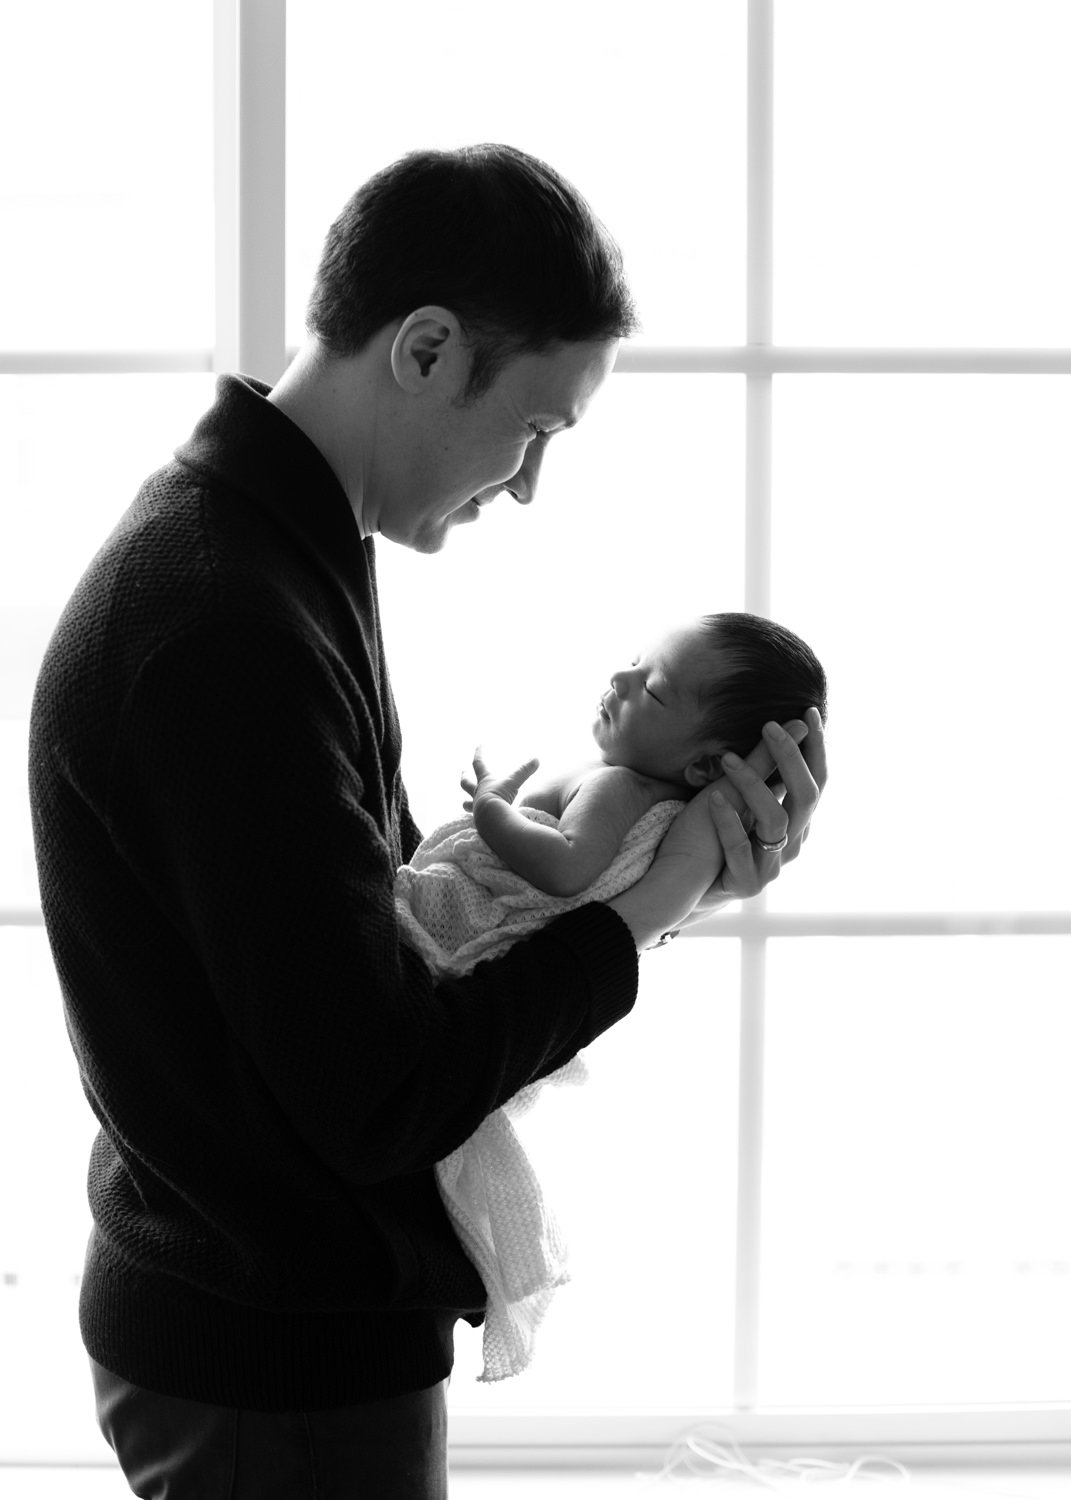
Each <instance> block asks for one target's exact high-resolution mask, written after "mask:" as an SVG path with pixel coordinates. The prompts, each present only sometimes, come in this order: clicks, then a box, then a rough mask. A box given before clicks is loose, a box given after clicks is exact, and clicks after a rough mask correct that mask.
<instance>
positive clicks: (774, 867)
mask: <svg viewBox="0 0 1071 1500" xmlns="http://www.w3.org/2000/svg"><path fill="white" fill-rule="evenodd" d="M722 765H723V768H724V771H725V774H724V776H722V777H721V778H720V779H719V780H718V781H716V782H714V783H712V792H711V793H708V795H709V796H711V798H712V800H711V801H710V808H709V810H710V817H711V820H712V822H713V824H714V828H715V830H716V832H717V835H718V838H719V839H720V841H721V845H722V848H723V849H724V851H725V867H724V869H723V870H722V872H721V874H720V875H719V876H718V878H717V879H716V880H715V881H714V884H713V885H712V886H711V887H710V889H709V890H708V891H707V893H706V895H705V896H704V897H703V899H702V901H701V902H700V903H699V905H698V906H697V907H696V909H695V911H694V912H693V913H692V915H691V916H690V917H689V918H688V922H689V923H691V922H697V921H700V920H701V919H702V918H703V917H709V916H711V915H712V914H713V913H714V912H716V911H717V910H718V909H719V907H722V906H724V905H725V904H726V902H728V901H741V900H746V899H747V898H748V897H750V896H756V895H758V893H759V891H761V890H763V889H764V888H765V887H766V886H767V885H769V884H770V882H771V881H772V880H776V879H777V877H778V875H780V873H781V867H782V865H784V864H787V863H788V861H789V860H793V859H795V858H796V856H797V855H798V854H799V852H800V850H801V848H802V847H803V845H804V843H805V841H806V839H807V835H808V834H809V833H810V827H811V818H812V816H813V814H814V810H815V808H816V807H817V806H818V799H819V797H820V796H821V794H822V790H823V788H824V787H825V784H826V780H827V778H828V770H827V766H826V751H825V735H824V733H823V729H822V717H821V715H820V714H819V712H818V710H817V709H816V708H809V709H808V710H807V714H806V721H805V722H804V721H801V720H799V719H793V720H792V721H791V722H790V723H789V724H786V725H785V726H784V728H783V730H782V732H781V734H780V735H777V734H774V733H773V732H772V731H771V729H770V727H769V726H767V728H766V729H764V730H763V737H762V740H761V741H760V743H759V744H758V745H757V746H756V747H755V749H754V750H752V752H751V754H750V755H749V756H748V757H747V759H746V760H742V761H739V762H738V763H737V764H735V765H731V764H730V765H726V764H725V759H724V757H723V758H722ZM774 770H777V771H779V772H780V780H781V785H780V786H778V788H777V790H774V789H773V788H771V787H768V786H767V785H766V781H767V778H768V777H769V776H770V775H771V774H772V772H773V771H774ZM713 793H720V795H721V797H722V798H723V801H722V804H721V805H720V806H719V805H718V803H717V802H716V801H714V800H713V795H712V794H713ZM782 838H785V839H787V842H786V844H785V847H784V848H783V849H781V850H779V851H772V850H766V849H763V848H762V847H761V845H760V840H761V842H762V843H766V844H777V843H780V841H781V839H782Z"/></svg>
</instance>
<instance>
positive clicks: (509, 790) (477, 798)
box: [461, 745, 539, 815]
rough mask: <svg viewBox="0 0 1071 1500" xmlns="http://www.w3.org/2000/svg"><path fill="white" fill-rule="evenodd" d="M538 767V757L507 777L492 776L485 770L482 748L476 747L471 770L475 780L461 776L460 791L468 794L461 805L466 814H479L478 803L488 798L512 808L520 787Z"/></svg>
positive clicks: (526, 762) (527, 761)
mask: <svg viewBox="0 0 1071 1500" xmlns="http://www.w3.org/2000/svg"><path fill="white" fill-rule="evenodd" d="M538 766H539V760H538V757H533V759H532V760H526V761H525V763H524V765H523V766H518V767H517V769H516V770H515V771H511V772H510V774H509V775H508V776H492V774H491V772H490V771H489V770H488V769H487V764H486V762H485V761H484V758H483V746H482V745H477V747H476V749H475V750H474V751H473V755H472V769H473V770H474V771H475V772H476V776H475V779H474V778H473V777H471V776H462V778H461V790H462V791H463V792H467V793H468V797H467V799H466V801H464V802H463V803H462V804H461V805H462V807H463V808H464V810H465V811H466V812H470V813H473V814H475V815H478V814H479V811H480V803H481V802H482V801H486V800H487V799H488V798H497V799H498V800H499V801H501V802H506V803H508V804H509V805H511V806H512V804H513V800H514V798H515V797H516V795H517V793H518V792H519V791H520V789H521V787H522V786H523V785H524V783H525V782H526V781H527V780H528V778H529V776H531V774H532V772H533V771H535V770H537V769H538Z"/></svg>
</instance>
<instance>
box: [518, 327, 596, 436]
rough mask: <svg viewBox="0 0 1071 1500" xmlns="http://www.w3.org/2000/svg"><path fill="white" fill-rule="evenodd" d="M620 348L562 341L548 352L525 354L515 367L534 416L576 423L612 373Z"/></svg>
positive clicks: (553, 422)
mask: <svg viewBox="0 0 1071 1500" xmlns="http://www.w3.org/2000/svg"><path fill="white" fill-rule="evenodd" d="M616 348H617V346H616V344H612V345H611V344H599V343H578V344H559V345H558V346H557V347H556V348H554V349H550V350H548V351H546V352H544V353H538V354H529V355H522V356H521V357H520V358H519V359H518V360H517V361H516V362H515V363H514V365H513V366H512V368H513V371H514V373H515V375H516V377H517V379H518V389H519V391H520V392H523V397H524V400H525V404H526V406H527V407H528V410H529V415H530V416H531V418H532V419H533V420H539V421H545V422H546V424H547V425H548V426H551V425H553V426H555V427H575V426H576V424H577V423H578V422H579V421H580V419H581V417H582V416H583V415H584V412H585V411H586V410H587V406H588V402H589V401H590V400H591V398H592V396H593V395H594V394H595V392H596V390H598V388H599V386H600V385H601V384H602V381H603V380H604V378H605V377H606V375H607V374H608V373H609V369H610V367H611V365H612V363H613V356H614V355H615V354H616ZM509 368H510V367H508V366H507V370H508V369H509Z"/></svg>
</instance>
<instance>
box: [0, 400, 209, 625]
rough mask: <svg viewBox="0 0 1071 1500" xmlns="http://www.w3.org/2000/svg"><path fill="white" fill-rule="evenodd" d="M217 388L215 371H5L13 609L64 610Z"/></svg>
mask: <svg viewBox="0 0 1071 1500" xmlns="http://www.w3.org/2000/svg"><path fill="white" fill-rule="evenodd" d="M214 387H215V377H214V376H212V375H207V374H204V375H202V374H196V375H3V376H0V410H2V411H3V412H4V415H5V418H6V420H5V422H4V424H3V425H2V426H0V475H2V476H3V484H4V491H5V497H6V498H7V502H8V503H6V504H5V506H4V509H3V512H2V514H0V599H2V600H3V601H4V604H5V605H6V606H10V607H12V608H16V607H17V608H20V609H21V608H27V609H30V610H32V609H34V608H40V607H41V606H50V607H54V608H55V609H56V610H57V611H58V609H59V608H60V607H61V606H62V605H63V604H64V603H65V602H66V600H67V597H68V595H69V594H70V592H71V590H72V589H73V588H74V585H75V584H76V583H77V582H78V579H79V578H80V577H81V575H82V572H83V570H84V569H85V566H86V564H87V563H88V562H89V560H90V558H91V557H92V556H93V554H94V553H95V552H96V550H97V548H98V547H99V546H100V544H101V542H103V541H104V539H105V537H106V536H107V535H108V533H109V532H110V531H111V529H112V527H113V526H114V525H115V523H116V521H117V520H118V519H119V517H120V516H121V515H122V513H123V512H124V511H125V510H126V508H127V506H128V505H129V504H130V502H131V500H133V498H134V496H135V494H136V493H137V491H138V489H139V487H140V485H141V482H142V480H144V479H145V478H147V477H148V475H149V474H151V473H152V471H153V470H154V469H158V468H159V467H160V465H161V464H165V463H167V462H168V461H169V460H170V458H171V456H172V454H173V452H174V450H175V449H176V448H177V447H178V446H179V444H180V443H182V442H184V441H185V440H186V438H187V437H188V436H189V435H190V432H191V430H192V428H193V425H194V423H195V422H196V421H197V419H198V417H199V416H200V415H201V413H202V412H203V411H205V410H206V409H207V408H208V407H209V406H210V405H211V403H212V399H213V390H214ZM43 644H44V643H43V642H42V645H43Z"/></svg>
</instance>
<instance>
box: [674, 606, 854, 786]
mask: <svg viewBox="0 0 1071 1500" xmlns="http://www.w3.org/2000/svg"><path fill="white" fill-rule="evenodd" d="M701 623H702V626H703V632H704V634H705V636H706V638H707V641H708V643H709V644H710V645H711V646H712V647H715V648H717V650H718V652H719V654H720V658H721V660H720V666H721V667H722V668H724V666H725V664H726V663H727V664H728V666H729V670H728V672H724V671H720V672H719V677H718V680H716V681H714V682H713V683H712V684H711V686H710V688H709V689H708V690H707V691H706V692H705V693H704V694H703V697H702V708H703V710H704V712H705V715H706V717H705V720H704V724H703V728H702V737H703V738H704V739H711V740H716V741H718V743H719V744H720V746H721V749H722V751H723V752H724V751H725V750H735V752H736V754H737V755H747V754H748V752H749V751H751V750H753V749H754V748H755V746H756V744H757V743H758V741H759V739H760V738H761V736H762V726H763V725H764V724H767V723H769V721H770V720H771V719H774V720H776V721H777V723H778V724H784V723H785V722H786V721H787V720H788V719H802V718H803V716H804V714H805V713H806V711H807V709H808V708H810V707H811V706H812V705H813V706H814V707H815V708H817V709H818V711H819V713H820V714H821V716H822V723H823V724H824V723H825V722H826V717H827V714H828V706H827V703H826V692H827V689H826V674H825V672H824V670H823V668H822V664H821V662H820V661H819V660H818V658H817V657H816V656H815V654H814V652H813V651H812V650H811V648H810V646H808V645H807V643H806V642H805V641H801V640H800V638H799V636H798V635H793V633H792V631H791V630H786V628H785V627H784V626H783V625H776V624H775V623H774V622H773V620H767V619H764V618H763V617H762V615H749V614H742V613H728V614H720V615H705V616H704V617H703V620H702V622H701ZM775 774H776V775H778V776H779V775H780V773H775Z"/></svg>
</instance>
